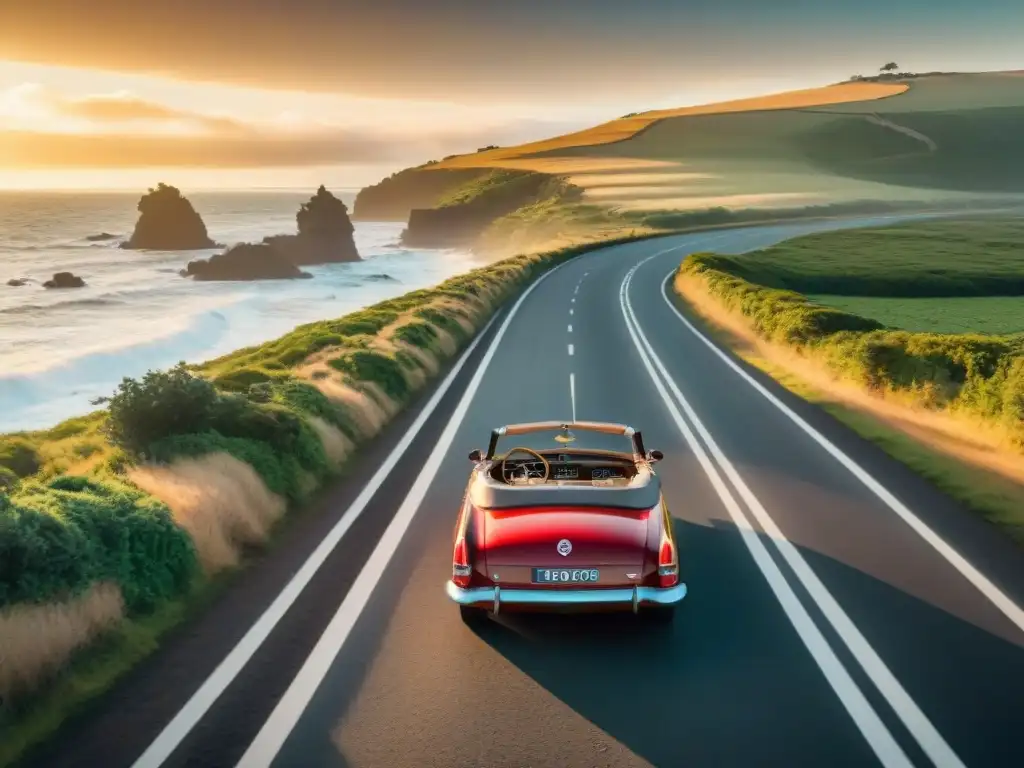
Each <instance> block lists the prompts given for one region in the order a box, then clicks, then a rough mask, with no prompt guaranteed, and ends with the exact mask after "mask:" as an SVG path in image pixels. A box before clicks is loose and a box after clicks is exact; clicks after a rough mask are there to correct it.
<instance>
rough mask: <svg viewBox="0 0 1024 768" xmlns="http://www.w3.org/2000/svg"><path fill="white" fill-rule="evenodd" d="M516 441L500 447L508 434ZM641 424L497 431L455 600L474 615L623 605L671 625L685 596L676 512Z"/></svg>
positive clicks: (482, 466)
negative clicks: (638, 427)
mask: <svg viewBox="0 0 1024 768" xmlns="http://www.w3.org/2000/svg"><path fill="white" fill-rule="evenodd" d="M502 440H504V441H506V444H508V443H509V442H510V443H511V446H512V447H510V448H507V449H506V450H504V451H503V453H501V454H499V453H498V443H499V441H502ZM661 458H662V454H661V452H660V451H650V452H647V451H646V450H645V449H644V444H643V439H642V437H641V435H640V433H639V432H637V431H635V430H634V429H633V428H632V427H627V426H624V425H622V424H605V423H600V422H579V421H577V422H570V423H562V422H537V423H532V424H513V425H509V426H506V427H499V428H498V429H495V430H494V431H493V432H492V433H491V441H490V445H489V446H488V449H487V453H486V454H483V453H481V452H480V450H479V449H478V450H475V451H473V452H472V453H470V454H469V459H470V461H472V462H473V463H474V467H473V471H472V474H471V476H470V478H469V484H468V486H467V488H466V494H465V497H464V499H463V502H462V509H461V510H460V512H459V518H458V522H457V523H456V524H455V534H454V548H453V557H452V578H451V580H450V581H449V582H448V583H447V592H448V596H449V597H450V598H451V599H452V600H453V601H455V602H456V603H458V605H459V609H460V611H461V613H462V618H463V620H465V621H466V622H467V623H472V622H474V621H477V620H480V619H483V618H485V617H486V616H487V614H488V613H494V614H497V613H499V612H501V611H509V610H512V611H515V610H526V611H542V610H554V611H572V610H584V611H599V610H601V611H603V610H626V611H632V612H633V613H643V614H646V615H650V616H651V617H654V618H656V619H658V620H664V621H671V619H672V616H673V609H674V607H675V605H676V604H677V603H678V602H679V601H680V600H682V599H683V597H685V595H686V584H685V583H683V582H681V581H680V580H679V553H678V548H677V546H676V540H675V535H674V532H673V528H672V522H671V518H670V516H669V512H668V508H667V506H666V505H665V500H664V498H663V497H662V493H661V484H660V482H659V481H658V476H657V475H656V474H655V472H654V470H653V468H652V465H653V464H654V463H655V462H657V461H659V460H660V459H661Z"/></svg>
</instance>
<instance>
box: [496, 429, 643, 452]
mask: <svg viewBox="0 0 1024 768" xmlns="http://www.w3.org/2000/svg"><path fill="white" fill-rule="evenodd" d="M513 448H530V449H532V450H534V451H562V452H565V453H572V452H573V451H574V450H575V451H579V450H601V451H616V452H619V453H625V454H632V453H633V438H632V437H631V436H630V437H627V436H626V435H623V434H622V433H618V434H608V433H607V432H596V431H594V430H590V429H581V428H579V427H578V426H577V427H571V428H569V429H562V428H553V429H542V430H538V431H536V432H532V431H531V432H526V433H522V434H511V435H509V434H506V435H502V436H501V437H500V438H499V439H498V444H497V448H496V450H495V456H498V457H500V456H502V455H504V454H505V453H507V452H508V451H510V450H512V449H513Z"/></svg>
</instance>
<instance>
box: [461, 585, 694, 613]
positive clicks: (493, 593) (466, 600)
mask: <svg viewBox="0 0 1024 768" xmlns="http://www.w3.org/2000/svg"><path fill="white" fill-rule="evenodd" d="M445 589H446V591H447V592H448V597H450V598H451V599H452V600H453V601H455V602H456V603H458V604H459V605H470V606H475V607H479V608H487V609H489V610H491V611H493V612H494V613H498V612H499V611H500V610H501V607H502V606H505V605H508V606H514V607H517V608H518V607H523V608H529V607H530V606H536V607H537V608H557V607H558V606H566V607H574V606H579V607H585V606H587V605H592V606H594V607H595V608H599V607H614V606H621V607H622V608H625V609H629V608H632V610H633V612H634V613H636V612H637V611H638V610H639V608H640V606H644V605H675V604H676V603H678V602H679V601H680V600H682V599H683V598H684V597H686V584H685V583H683V582H680V583H679V584H676V585H675V586H674V587H641V586H634V587H622V588H613V589H522V588H520V589H516V588H514V587H513V588H504V587H471V588H469V589H464V588H462V587H458V586H456V585H455V584H454V583H453V582H452V581H448V582H447V584H446V586H445Z"/></svg>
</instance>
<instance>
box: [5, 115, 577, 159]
mask: <svg viewBox="0 0 1024 768" xmlns="http://www.w3.org/2000/svg"><path fill="white" fill-rule="evenodd" d="M556 126H557V124H550V125H549V126H548V128H547V129H546V130H545V129H543V128H540V127H539V126H538V124H536V123H533V122H523V123H508V124H505V125H500V126H485V127H480V128H464V129H461V130H458V131H443V132H434V133H427V132H424V131H422V130H419V131H415V132H411V133H399V132H396V131H394V130H391V131H380V130H374V131H369V130H344V129H339V128H335V129H331V128H328V127H320V128H317V129H316V130H314V131H309V132H291V133H289V132H263V131H257V130H246V131H245V132H239V133H235V134H229V133H221V134H209V135H153V134H150V135H144V134H102V133H42V132H39V131H24V130H22V131H0V168H9V169H33V168H34V169H42V168H100V167H103V168H111V169H124V168H145V167H155V166H161V167H189V168H267V167H289V166H290V167H303V166H321V165H346V164H370V163H400V164H414V163H420V162H423V161H425V160H429V159H439V158H441V157H443V156H445V155H448V154H454V153H460V152H472V151H474V150H476V149H477V148H478V147H482V146H487V145H489V144H500V145H508V144H513V143H520V142H522V141H527V140H531V139H537V138H542V137H544V136H549V135H553V134H555V133H562V132H564V131H562V130H559V128H558V127H556ZM572 127H574V128H576V127H579V126H575V125H573V126H572Z"/></svg>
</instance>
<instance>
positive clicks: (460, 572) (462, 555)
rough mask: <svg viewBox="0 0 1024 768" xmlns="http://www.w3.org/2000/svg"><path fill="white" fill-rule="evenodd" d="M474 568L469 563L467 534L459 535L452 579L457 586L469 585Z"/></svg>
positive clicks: (453, 558)
mask: <svg viewBox="0 0 1024 768" xmlns="http://www.w3.org/2000/svg"><path fill="white" fill-rule="evenodd" d="M472 575H473V569H472V567H471V566H470V564H469V548H468V547H467V546H466V538H465V536H459V540H458V541H456V542H455V553H454V554H453V555H452V581H453V582H454V583H455V586H457V587H468V586H469V579H470V577H471V576H472Z"/></svg>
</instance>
